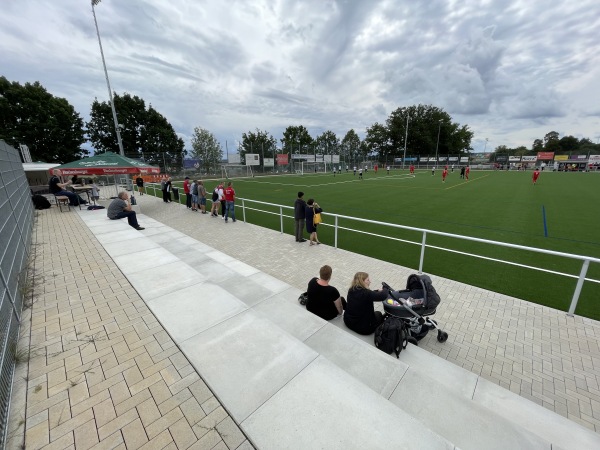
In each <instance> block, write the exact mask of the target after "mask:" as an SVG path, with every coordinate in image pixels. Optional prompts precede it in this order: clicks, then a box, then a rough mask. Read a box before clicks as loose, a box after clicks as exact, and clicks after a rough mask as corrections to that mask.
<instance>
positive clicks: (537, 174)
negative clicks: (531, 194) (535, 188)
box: [533, 169, 540, 181]
mask: <svg viewBox="0 0 600 450" xmlns="http://www.w3.org/2000/svg"><path fill="white" fill-rule="evenodd" d="M539 176H540V171H539V170H537V169H536V170H534V171H533V181H536V180H537V179H538V177H539Z"/></svg>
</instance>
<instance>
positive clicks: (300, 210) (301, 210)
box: [294, 192, 306, 242]
mask: <svg viewBox="0 0 600 450" xmlns="http://www.w3.org/2000/svg"><path fill="white" fill-rule="evenodd" d="M302 197H304V192H298V198H297V199H296V201H295V202H294V222H295V225H296V242H306V239H304V237H303V236H302V234H303V233H304V220H305V219H306V202H305V201H304V199H303V198H302Z"/></svg>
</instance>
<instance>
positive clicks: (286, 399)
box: [80, 210, 600, 449]
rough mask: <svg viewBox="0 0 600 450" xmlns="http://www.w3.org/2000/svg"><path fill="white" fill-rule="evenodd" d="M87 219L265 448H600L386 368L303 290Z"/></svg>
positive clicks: (489, 394)
mask: <svg viewBox="0 0 600 450" xmlns="http://www.w3.org/2000/svg"><path fill="white" fill-rule="evenodd" d="M80 215H81V217H82V219H83V220H84V221H85V222H86V223H87V224H88V226H89V227H90V229H91V230H92V232H93V233H94V234H95V235H96V237H97V238H98V240H99V241H100V243H101V244H102V245H103V246H104V247H105V249H106V251H107V252H108V253H109V254H110V255H111V257H112V258H113V259H114V260H115V262H116V263H117V265H118V266H119V268H120V269H121V270H122V271H123V273H124V274H125V275H126V276H127V278H128V279H129V280H130V282H131V283H132V285H133V286H134V287H135V288H136V290H137V291H138V292H139V294H140V296H141V297H142V298H143V299H144V301H146V303H147V304H148V306H149V307H150V309H151V310H152V311H153V313H154V314H155V315H156V317H157V318H158V320H160V321H161V323H162V324H163V326H164V327H165V329H166V330H168V332H169V333H170V334H171V336H172V337H173V339H174V340H175V342H177V344H178V345H179V346H180V347H181V348H182V350H183V351H184V353H185V354H186V355H187V356H188V358H189V359H190V361H191V362H192V364H194V365H195V367H196V369H197V370H198V372H199V373H200V374H201V375H202V376H203V377H204V378H205V380H206V381H207V382H208V384H209V385H210V386H211V388H212V389H213V390H214V392H215V393H216V395H217V396H218V397H219V398H220V400H221V401H222V402H223V404H224V406H225V407H226V408H227V409H228V410H229V411H230V412H231V414H232V416H233V417H234V418H235V419H236V421H237V422H238V423H239V424H240V425H241V427H242V428H243V429H244V431H245V432H246V433H247V434H248V436H249V437H250V439H251V440H252V441H253V442H254V444H255V445H257V446H258V448H282V447H288V448H308V447H311V446H314V443H315V442H318V443H319V445H320V446H322V447H324V448H325V447H327V448H334V447H337V448H342V447H343V448H379V447H380V446H381V447H387V446H389V442H394V443H395V445H399V444H401V445H406V446H407V448H410V445H415V447H418V448H452V447H453V445H452V444H454V445H456V446H458V447H460V448H463V449H467V448H477V449H479V448H547V449H549V448H551V444H552V445H553V446H554V447H553V448H556V446H558V447H560V448H564V449H567V448H577V449H581V448H594V447H599V448H600V436H599V435H597V434H595V433H593V432H591V431H588V430H587V429H585V428H583V427H581V426H580V425H578V424H575V423H573V422H571V421H569V420H567V419H565V418H563V417H561V416H559V415H557V414H555V413H553V412H551V411H549V410H547V409H545V408H543V407H541V406H539V405H537V404H535V403H533V402H530V401H528V400H526V399H524V398H522V397H519V396H517V395H515V394H513V393H511V392H509V391H507V390H505V389H503V388H501V387H499V386H497V385H495V384H493V383H490V382H488V381H486V380H484V379H482V378H481V377H478V376H477V375H475V374H472V373H470V372H468V371H466V370H464V369H462V368H460V367H458V366H455V365H454V364H452V363H450V362H447V361H445V360H443V359H441V358H439V357H437V356H435V355H432V354H430V353H428V352H426V351H424V350H422V349H420V348H418V347H414V346H409V348H408V349H407V350H406V351H404V352H402V354H401V359H400V360H396V358H395V357H391V356H388V355H385V354H384V353H382V352H380V351H379V350H377V349H376V348H375V347H373V345H372V336H368V337H362V336H361V337H359V336H358V335H356V334H354V333H352V332H350V331H349V330H347V329H345V326H344V325H343V322H342V321H341V319H339V318H338V319H336V320H334V321H331V322H330V323H327V322H325V321H323V320H321V319H320V318H318V317H316V316H314V315H312V314H310V313H308V312H307V311H306V310H305V309H304V308H302V307H300V306H299V304H298V302H297V298H298V295H299V294H300V291H299V290H298V289H295V288H293V287H290V286H289V285H288V284H287V283H285V282H282V281H280V280H277V279H275V278H273V277H271V276H269V275H267V274H264V273H262V272H260V271H258V270H257V269H255V268H253V267H251V266H249V265H247V264H244V263H242V262H240V261H237V260H235V259H234V258H232V257H231V256H228V255H226V254H224V253H222V252H219V251H216V250H214V249H212V248H211V247H209V246H207V245H205V244H203V243H200V242H198V241H196V240H195V239H192V238H190V237H189V236H187V235H185V234H183V233H180V232H178V231H175V230H173V229H172V228H170V227H168V226H165V225H164V224H162V223H160V222H157V221H154V220H152V219H149V218H143V219H142V218H141V219H140V220H141V221H142V220H143V222H142V223H143V224H144V226H145V227H146V230H144V231H142V232H139V231H136V230H133V229H132V228H131V227H129V226H128V225H127V222H126V221H124V220H123V221H109V220H108V219H106V216H105V212H103V211H101V210H100V211H81V212H80ZM240 225H241V226H244V225H243V224H240ZM440 345H443V344H440ZM375 430H376V431H375ZM430 430H433V432H432V431H430ZM363 439H364V441H363ZM377 439H381V441H378V440H377ZM386 442H387V443H388V445H386ZM449 442H452V444H450V443H449Z"/></svg>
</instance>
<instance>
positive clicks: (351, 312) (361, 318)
mask: <svg viewBox="0 0 600 450" xmlns="http://www.w3.org/2000/svg"><path fill="white" fill-rule="evenodd" d="M370 285H371V280H370V279H369V274H368V273H365V272H356V274H355V275H354V280H352V285H351V286H350V289H349V290H348V304H347V305H346V312H345V313H344V323H345V324H346V326H347V327H348V328H350V329H351V330H352V331H355V332H357V333H358V334H365V335H366V334H371V333H374V332H375V329H376V328H377V327H378V326H379V325H380V324H381V322H383V314H381V312H379V311H375V308H374V307H373V303H374V302H382V301H383V300H385V299H386V298H388V290H387V289H380V290H378V291H372V290H370V289H369V286H370Z"/></svg>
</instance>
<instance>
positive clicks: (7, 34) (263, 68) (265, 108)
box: [0, 0, 600, 151]
mask: <svg viewBox="0 0 600 450" xmlns="http://www.w3.org/2000/svg"><path fill="white" fill-rule="evenodd" d="M95 9H96V16H97V20H98V26H99V28H100V36H101V38H102V45H103V48H104V55H105V58H106V64H107V67H108V72H109V78H110V83H111V87H112V89H113V90H114V91H116V92H117V93H119V94H122V93H124V92H129V93H130V94H132V95H138V96H139V97H141V98H143V99H144V100H145V101H146V104H152V106H153V107H154V108H155V109H156V110H158V111H159V112H160V113H161V114H162V115H164V116H165V117H166V118H167V120H168V121H169V122H170V123H171V124H172V125H173V127H174V128H175V130H176V131H177V133H178V134H179V135H180V136H181V137H182V138H183V139H184V141H185V143H186V149H190V148H191V145H190V138H191V135H192V133H193V129H194V127H197V126H199V127H202V128H206V129H208V130H209V131H211V132H212V133H213V134H214V135H215V136H216V137H217V139H218V140H219V141H220V142H221V143H222V144H223V148H224V150H225V141H227V142H228V147H229V150H230V151H231V150H232V148H233V147H234V146H235V142H236V141H239V140H240V139H241V134H242V133H243V132H247V131H254V130H255V129H256V128H259V129H260V130H266V131H269V132H270V133H271V134H273V136H274V137H275V138H276V139H277V140H279V139H280V138H281V137H282V133H283V130H284V129H285V128H286V127H287V126H288V125H304V126H305V127H307V128H308V130H309V132H310V134H311V135H312V136H313V137H316V136H317V135H319V134H320V133H322V132H323V131H325V130H332V131H334V132H335V133H336V134H337V135H338V137H340V138H343V136H344V135H345V133H346V132H347V131H348V130H350V129H354V130H355V131H356V132H357V133H358V134H359V136H360V137H361V139H362V138H364V135H365V130H366V128H367V127H368V126H370V125H372V124H373V123H375V122H380V123H384V122H385V120H386V118H387V117H388V116H389V114H390V112H392V111H393V110H395V109H396V108H398V107H402V106H410V105H415V104H419V103H422V104H432V105H434V106H437V107H440V108H442V109H444V110H445V111H446V112H447V113H449V114H450V115H451V116H452V118H453V120H454V121H455V122H458V123H460V124H461V125H464V124H466V125H468V126H469V127H470V129H471V130H472V131H473V132H474V134H475V135H474V139H473V142H472V146H473V148H474V149H475V151H483V149H484V147H485V146H486V138H487V139H489V143H487V150H490V149H493V148H495V147H497V146H498V145H507V146H509V147H514V146H517V145H525V146H527V147H531V144H532V142H533V140H534V139H536V138H543V137H544V135H545V134H546V133H547V132H549V131H557V132H558V133H559V134H560V135H561V136H563V135H573V136H576V137H578V138H581V137H587V138H590V139H592V140H593V141H594V142H597V141H598V139H599V138H600V126H599V124H600V98H599V97H600V37H599V36H600V31H599V30H600V1H598V0H552V1H550V0H548V1H543V0H523V1H510V0H496V1H471V0H463V1H456V0H439V1H438V0H431V1H429V0H421V1H417V0H412V1H409V0H404V1H402V0H387V1H378V0H346V1H342V0H338V1H333V0H297V1H291V0H272V1H271V0H228V1H224V0H102V2H101V3H100V4H99V5H98V6H96V8H95ZM0 67H1V70H0V75H4V76H5V77H7V78H8V79H9V80H10V81H18V82H20V83H22V84H23V83H25V82H34V81H39V82H40V83H42V85H44V87H46V89H48V91H49V92H50V93H52V94H53V95H55V96H58V97H64V98H66V99H67V100H68V101H69V102H70V103H71V104H72V105H73V106H74V107H75V109H76V110H77V111H78V112H79V113H80V114H81V116H82V117H83V118H84V120H88V118H89V112H90V107H91V103H92V101H93V100H94V98H98V100H100V101H107V100H108V91H107V87H106V81H105V78H104V71H103V68H102V60H101V57H100V50H99V47H98V40H97V36H96V29H95V27H94V18H93V15H92V7H91V2H90V0H46V1H36V0H2V1H1V3H0ZM117 113H118V112H117ZM409 134H410V128H409ZM409 142H410V137H409Z"/></svg>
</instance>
